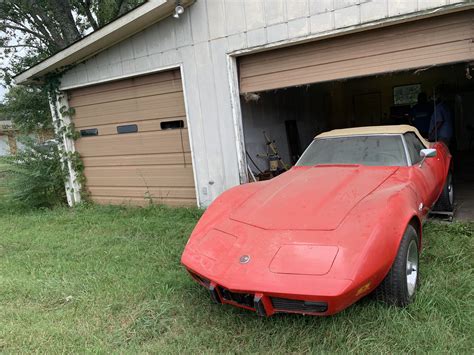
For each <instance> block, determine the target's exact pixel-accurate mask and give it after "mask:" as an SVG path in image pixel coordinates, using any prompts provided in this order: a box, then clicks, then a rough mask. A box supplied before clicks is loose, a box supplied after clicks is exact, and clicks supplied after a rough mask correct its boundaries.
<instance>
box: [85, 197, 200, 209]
mask: <svg viewBox="0 0 474 355" xmlns="http://www.w3.org/2000/svg"><path fill="white" fill-rule="evenodd" d="M91 199H92V201H94V202H96V203H99V204H107V205H130V206H149V205H150V203H151V201H150V200H149V199H144V198H141V197H135V198H133V197H103V196H97V197H96V196H92V198H91ZM152 202H153V204H162V205H167V206H174V207H182V206H184V207H195V206H196V199H192V200H191V199H179V198H173V199H171V198H163V199H154V200H153V201H152Z"/></svg>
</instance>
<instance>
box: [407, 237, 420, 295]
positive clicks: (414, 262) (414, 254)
mask: <svg viewBox="0 0 474 355" xmlns="http://www.w3.org/2000/svg"><path fill="white" fill-rule="evenodd" d="M406 276H407V290H408V296H410V297H411V296H413V294H414V293H415V289H416V280H417V279H418V247H417V246H416V242H415V241H414V240H412V241H411V242H410V244H409V245H408V253H407V268H406Z"/></svg>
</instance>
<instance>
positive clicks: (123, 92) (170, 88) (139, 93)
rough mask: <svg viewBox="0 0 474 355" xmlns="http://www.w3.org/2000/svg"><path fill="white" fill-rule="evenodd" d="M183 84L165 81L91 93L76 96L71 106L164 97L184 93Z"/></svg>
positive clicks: (71, 99)
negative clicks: (169, 94)
mask: <svg viewBox="0 0 474 355" xmlns="http://www.w3.org/2000/svg"><path fill="white" fill-rule="evenodd" d="M182 91H183V88H182V86H181V82H180V81H177V80H173V81H165V82H162V83H160V84H154V83H152V84H147V85H142V86H136V87H131V88H128V87H127V88H123V89H118V90H112V91H105V92H102V93H91V94H89V95H82V96H76V97H72V98H70V99H69V105H70V106H73V107H76V108H77V107H80V106H90V105H94V104H99V103H105V102H116V101H120V100H127V99H133V98H136V97H145V96H154V95H163V94H167V93H173V92H182Z"/></svg>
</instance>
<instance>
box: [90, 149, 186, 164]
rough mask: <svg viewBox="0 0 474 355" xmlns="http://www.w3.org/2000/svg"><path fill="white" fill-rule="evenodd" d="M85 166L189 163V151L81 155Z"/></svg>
mask: <svg viewBox="0 0 474 355" xmlns="http://www.w3.org/2000/svg"><path fill="white" fill-rule="evenodd" d="M82 162H83V164H84V166H85V167H97V166H141V165H184V164H191V153H181V152H180V153H168V154H167V153H164V154H139V155H119V156H102V157H83V158H82Z"/></svg>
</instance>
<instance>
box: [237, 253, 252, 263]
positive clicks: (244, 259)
mask: <svg viewBox="0 0 474 355" xmlns="http://www.w3.org/2000/svg"><path fill="white" fill-rule="evenodd" d="M249 261H250V255H242V256H241V257H240V259H239V262H240V263H241V264H247V263H248V262H249Z"/></svg>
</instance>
